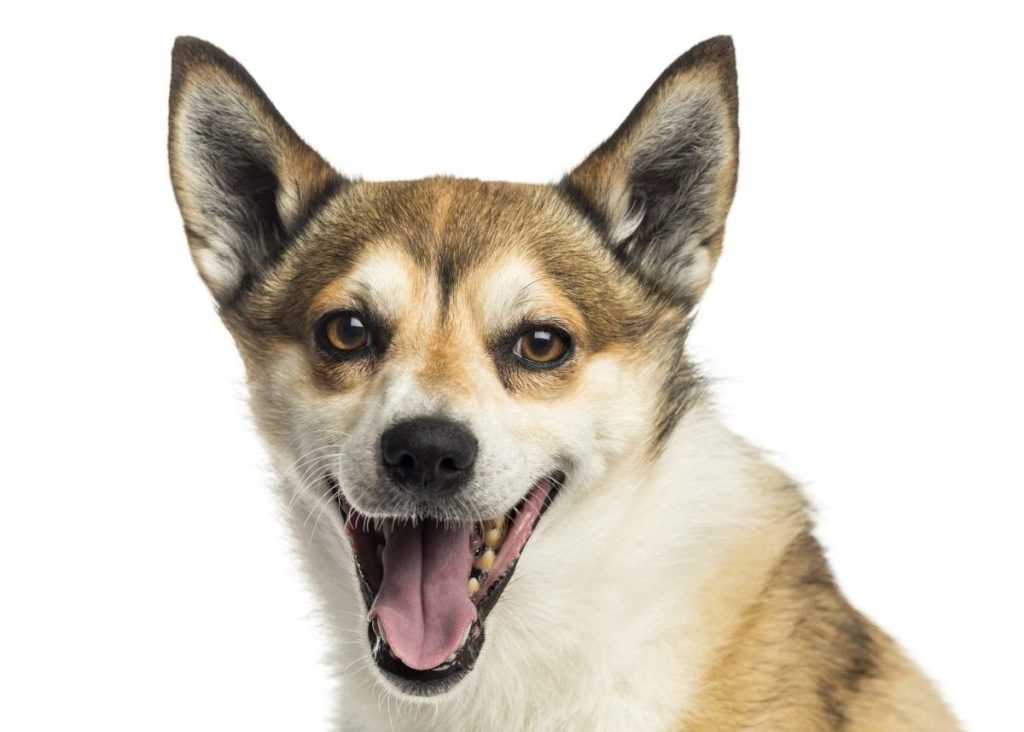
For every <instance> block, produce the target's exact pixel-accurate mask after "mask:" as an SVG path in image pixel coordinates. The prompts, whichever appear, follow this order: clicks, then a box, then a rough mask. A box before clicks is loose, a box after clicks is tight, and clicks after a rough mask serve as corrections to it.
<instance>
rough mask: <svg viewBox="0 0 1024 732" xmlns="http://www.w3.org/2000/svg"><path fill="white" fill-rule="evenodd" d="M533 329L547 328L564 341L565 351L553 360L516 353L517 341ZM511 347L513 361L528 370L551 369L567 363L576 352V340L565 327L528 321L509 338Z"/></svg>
mask: <svg viewBox="0 0 1024 732" xmlns="http://www.w3.org/2000/svg"><path fill="white" fill-rule="evenodd" d="M535 330H549V331H551V332H552V333H554V334H555V335H557V336H558V337H559V338H561V339H562V340H563V341H564V342H565V353H563V354H562V355H561V356H559V357H558V358H556V359H554V360H553V361H531V360H529V359H528V358H526V357H524V356H522V355H521V354H519V353H516V350H517V346H518V344H519V341H520V340H521V339H522V338H523V337H524V336H526V335H529V334H530V333H531V332H533V331H535ZM511 341H512V343H511V348H510V349H509V350H510V351H511V353H512V357H513V358H514V359H515V362H516V363H517V364H518V365H519V366H521V367H523V368H525V369H528V370H530V371H551V370H552V369H557V368H559V367H561V366H563V365H564V364H565V363H567V362H568V361H569V360H570V359H571V358H572V357H573V355H574V354H575V352H576V341H575V340H574V339H573V337H572V336H571V335H569V333H568V331H566V330H565V328H562V327H560V326H557V325H554V324H552V323H529V324H527V325H524V326H523V327H521V328H519V330H517V331H516V333H515V336H513V338H512V339H511Z"/></svg>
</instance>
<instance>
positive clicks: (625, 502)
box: [313, 404, 807, 730]
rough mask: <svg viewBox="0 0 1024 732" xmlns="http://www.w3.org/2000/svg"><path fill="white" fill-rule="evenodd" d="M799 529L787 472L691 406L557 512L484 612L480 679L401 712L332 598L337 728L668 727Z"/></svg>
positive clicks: (348, 613) (798, 502) (801, 518)
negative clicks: (649, 456)
mask: <svg viewBox="0 0 1024 732" xmlns="http://www.w3.org/2000/svg"><path fill="white" fill-rule="evenodd" d="M565 503H566V504H568V503H569V502H565ZM806 522H807V519H806V513H805V511H804V509H803V503H802V498H801V496H800V494H799V491H798V490H797V489H796V488H794V487H793V486H792V485H791V483H790V481H789V480H788V479H787V478H786V476H785V475H784V474H782V473H781V472H779V471H778V470H777V469H775V468H773V467H771V466H770V465H768V464H767V463H766V462H765V461H764V459H763V458H762V457H761V456H760V455H759V454H758V453H757V451H756V450H754V449H753V448H752V447H750V446H749V445H748V444H746V443H745V442H743V441H742V440H741V439H739V438H737V437H736V436H735V435H733V434H732V433H731V432H730V431H729V430H728V429H727V428H725V427H724V426H723V425H722V424H721V422H720V421H719V419H718V418H717V416H716V415H715V414H714V413H713V411H712V410H711V409H710V408H709V407H708V406H706V405H703V404H701V405H697V406H695V407H694V408H693V409H691V410H690V411H689V412H688V413H687V414H686V415H685V416H684V417H683V419H682V420H681V421H680V423H679V425H678V427H677V428H676V430H675V433H674V434H673V436H672V438H671V439H670V441H669V442H668V444H667V445H666V448H665V450H664V451H663V453H662V454H661V455H660V456H659V457H658V458H657V459H656V460H655V461H653V462H648V463H646V464H645V462H644V458H642V457H637V459H635V460H624V461H621V462H620V463H619V464H618V466H617V467H616V468H613V469H611V470H609V471H608V473H607V477H606V478H605V479H603V481H602V485H597V486H593V487H592V488H591V489H589V490H585V494H584V495H580V496H575V497H574V501H573V503H572V505H571V506H569V505H561V506H560V505H558V504H557V503H556V505H555V506H553V507H552V509H551V511H550V512H549V515H548V516H546V517H545V519H544V520H543V521H542V523H541V526H540V527H539V528H538V532H537V536H536V537H535V539H534V540H532V541H531V543H530V546H529V549H528V551H527V552H526V553H525V554H524V556H523V558H522V560H521V562H520V566H519V568H518V570H517V572H516V575H515V577H513V580H512V582H511V583H510V584H509V586H508V588H507V590H506V592H505V594H504V596H503V597H502V599H501V601H500V602H499V603H498V605H497V606H496V608H495V609H494V611H493V613H492V614H491V617H490V619H489V622H488V629H487V632H488V639H487V643H486V645H485V650H484V654H483V655H482V656H481V659H480V661H479V662H478V665H477V668H476V669H475V670H474V671H473V673H471V674H470V676H469V677H467V678H466V679H465V680H464V681H463V682H462V683H461V684H460V685H459V686H458V687H456V689H455V690H454V691H453V692H451V693H450V694H449V695H448V696H445V697H441V698H436V699H432V700H429V701H426V702H410V701H399V700H397V699H395V698H392V697H391V696H390V694H389V693H387V692H385V691H384V690H383V689H382V688H381V687H380V686H378V682H377V681H376V679H375V678H374V677H373V672H372V670H371V669H370V668H369V667H368V661H367V662H364V663H361V662H360V661H359V657H360V654H362V655H363V656H365V653H366V651H365V649H363V648H362V647H361V646H360V643H365V642H366V636H365V627H364V625H365V624H364V623H359V622H357V623H355V626H359V627H358V628H355V629H353V628H350V627H349V626H352V625H353V616H354V615H358V613H359V610H358V605H357V604H355V603H351V602H350V603H346V606H345V607H338V606H337V605H336V604H335V601H336V600H340V598H337V595H338V588H337V587H336V586H335V587H333V591H331V590H328V592H329V595H328V596H327V597H325V599H326V600H327V603H326V606H325V610H326V612H327V614H328V616H331V617H333V619H334V620H335V623H336V624H337V625H338V628H337V630H338V631H339V633H338V635H339V652H338V659H339V664H340V666H341V668H339V671H341V672H342V673H341V676H342V679H343V684H344V693H343V695H342V699H341V703H340V708H339V711H338V720H339V723H340V727H341V729H395V730H406V729H407V730H432V729H437V730H451V729H499V728H500V729H509V730H513V729H529V730H545V729H552V730H556V729H558V730H560V729H569V728H573V729H595V730H596V729H609V730H618V729H652V730H653V729H662V728H671V727H672V726H673V725H674V724H675V723H676V722H677V721H678V720H679V719H681V718H682V717H683V716H684V715H686V714H687V713H688V712H689V711H690V706H691V705H692V704H693V703H694V700H695V698H696V694H697V690H698V689H699V688H700V686H701V684H702V681H703V679H704V678H705V676H706V674H707V671H708V669H709V667H710V666H711V664H713V663H714V661H715V659H716V650H717V649H719V648H720V647H722V646H723V644H725V643H726V642H727V641H728V639H729V638H730V637H731V636H732V633H733V631H734V629H735V627H736V624H737V623H738V622H739V619H740V616H741V614H742V613H743V611H744V610H745V609H746V608H748V607H749V606H750V605H751V604H752V603H753V602H754V600H755V598H756V596H757V594H758V593H759V592H760V590H761V588H762V587H763V586H764V584H765V582H766V580H767V578H768V576H769V575H770V573H771V570H772V568H773V567H775V566H776V565H777V563H778V561H779V558H780V557H781V556H782V554H783V553H784V552H785V548H786V546H787V545H788V544H789V543H790V542H791V541H792V540H793V538H794V537H795V536H797V535H798V534H799V533H800V532H801V531H802V530H803V529H804V528H805V527H806ZM313 561H314V562H315V561H316V559H315V558H314V559H313ZM315 575H316V572H314V576H315ZM318 584H320V585H321V587H322V588H324V583H323V581H322V580H321V581H320V582H319V583H318ZM360 634H361V635H360ZM346 667H347V668H346ZM595 699H598V700H602V703H601V704H599V705H596V706H595V703H594V700H595Z"/></svg>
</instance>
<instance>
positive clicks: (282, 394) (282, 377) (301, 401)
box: [248, 344, 361, 476]
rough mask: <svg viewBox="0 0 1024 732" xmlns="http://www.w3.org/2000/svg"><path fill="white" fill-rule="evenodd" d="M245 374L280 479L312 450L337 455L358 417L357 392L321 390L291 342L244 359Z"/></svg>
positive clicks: (304, 357)
mask: <svg viewBox="0 0 1024 732" xmlns="http://www.w3.org/2000/svg"><path fill="white" fill-rule="evenodd" d="M248 376H249V391H250V395H251V396H250V403H251V407H252V412H253V416H254V418H255V420H256V425H257V427H258V429H259V432H260V434H261V436H262V437H263V439H264V441H265V442H266V444H267V447H268V450H269V452H270V455H271V459H272V461H273V463H274V465H275V467H276V468H277V469H278V471H279V472H280V473H281V474H282V475H286V476H288V475H292V473H294V472H295V469H296V466H297V465H300V464H303V463H308V461H309V459H310V458H311V457H313V456H314V455H317V456H319V455H318V451H319V452H323V453H325V454H326V453H328V452H329V451H332V449H333V451H334V452H335V453H340V450H341V449H342V447H343V442H344V439H345V436H346V435H347V434H348V433H349V430H350V426H351V424H352V422H353V421H354V420H356V419H357V418H358V407H359V405H360V403H361V396H360V394H359V392H358V390H352V391H347V392H343V393H339V392H332V391H330V390H326V389H324V388H323V386H322V384H320V383H319V382H318V380H317V378H316V375H315V372H314V369H313V367H312V365H311V364H310V363H309V358H308V355H307V353H306V351H305V349H303V348H302V347H300V346H298V345H295V344H279V345H276V346H268V348H267V351H266V352H265V353H263V354H262V356H261V358H260V359H259V360H251V361H249V367H248ZM319 457H323V456H319Z"/></svg>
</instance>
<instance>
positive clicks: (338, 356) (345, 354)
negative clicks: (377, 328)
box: [313, 310, 377, 361]
mask: <svg viewBox="0 0 1024 732" xmlns="http://www.w3.org/2000/svg"><path fill="white" fill-rule="evenodd" d="M343 317H357V318H359V320H360V321H362V323H363V327H364V328H365V329H366V335H367V341H366V343H365V344H364V345H362V346H360V347H359V348H353V349H350V350H345V349H342V348H338V347H337V346H335V345H334V344H333V343H331V339H330V337H329V336H328V335H327V328H328V326H330V324H331V323H333V322H334V321H335V320H337V319H338V318H343ZM313 333H314V340H315V341H316V347H317V349H318V350H319V351H320V352H321V353H323V354H324V355H326V356H328V357H329V358H331V359H332V360H334V361H354V360H356V359H360V358H365V357H366V356H367V355H368V354H369V353H370V352H371V350H372V349H373V347H374V345H375V344H376V341H377V334H376V333H374V328H373V321H371V320H370V318H368V317H367V316H366V314H365V313H363V312H362V311H360V310H332V311H330V312H328V313H324V314H323V315H321V316H320V317H319V318H318V319H317V321H316V325H315V326H314V328H313Z"/></svg>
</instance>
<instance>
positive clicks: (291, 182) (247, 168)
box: [168, 37, 344, 305]
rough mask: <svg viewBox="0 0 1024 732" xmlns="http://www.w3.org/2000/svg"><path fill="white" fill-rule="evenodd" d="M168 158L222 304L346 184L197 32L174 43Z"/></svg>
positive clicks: (197, 251)
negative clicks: (199, 37)
mask: <svg viewBox="0 0 1024 732" xmlns="http://www.w3.org/2000/svg"><path fill="white" fill-rule="evenodd" d="M168 154H169V158H170V165H171V180H172V183H173V185H174V193H175V196H176V198H177V200H178V206H179V208H180V209H181V215H182V218H183V219H184V222H185V231H186V233H187V235H188V240H189V245H190V247H191V249H192V256H193V259H194V260H195V263H196V267H197V268H198V269H199V273H200V275H201V276H202V278H203V280H204V281H205V282H206V284H207V285H208V286H209V288H210V291H211V292H212V293H213V295H214V297H215V298H216V299H217V301H218V302H219V303H220V304H221V305H224V304H226V303H227V302H228V301H229V300H230V299H231V298H232V297H233V296H235V295H236V294H237V293H238V291H239V290H241V289H242V288H244V286H245V285H246V284H247V283H248V282H249V281H251V279H252V278H254V277H255V276H256V275H258V274H259V272H260V271H261V270H262V269H264V268H265V267H267V266H268V265H269V264H270V263H272V262H273V260H274V259H275V258H276V257H277V256H279V255H280V253H281V251H282V250H283V249H284V248H285V247H286V246H287V243H288V242H289V240H290V239H291V238H292V237H293V236H294V234H295V233H296V232H297V231H298V230H299V229H300V228H301V227H302V225H303V224H304V223H305V221H306V220H308V218H309V216H310V215H311V214H312V213H313V212H314V211H315V210H316V208H317V207H318V206H319V205H320V204H321V203H322V202H323V201H325V200H326V199H327V198H328V197H330V195H331V194H332V193H333V192H335V191H336V190H337V189H338V188H339V187H340V185H341V184H342V183H343V181H344V179H343V178H342V177H341V176H340V175H338V174H337V173H336V172H335V171H334V170H333V169H332V168H331V167H330V166H329V165H328V164H327V163H326V162H324V160H323V159H321V158H320V156H319V155H317V153H316V152H314V151H313V149H312V148H310V147H309V146H308V145H306V144H305V143H304V142H303V141H302V140H301V139H300V138H299V136H298V135H297V134H295V132H294V130H292V128H291V127H290V126H289V125H288V123H287V122H285V120H284V118H283V117H282V116H281V115H280V113H278V111H277V110H276V109H275V108H274V105H273V104H272V103H271V102H270V100H269V99H268V98H267V96H266V94H264V93H263V91H262V90H261V89H260V87H259V86H258V85H257V84H256V82H255V81H254V80H253V78H252V77H251V76H250V75H249V74H248V72H247V71H246V70H245V69H244V68H242V66H241V64H239V63H238V62H237V61H235V60H234V59H233V58H231V57H230V56H228V55H227V54H226V53H224V52H223V51H221V50H220V49H219V48H217V47H216V46H213V45H211V44H209V43H206V42H205V41H201V40H199V39H198V38H188V37H182V38H178V39H177V41H176V42H175V44H174V52H173V56H172V71H171V98H170V120H169V139H168Z"/></svg>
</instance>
